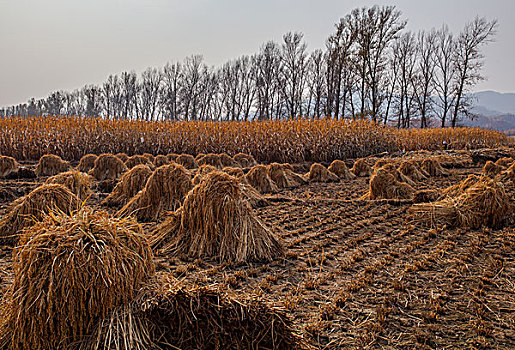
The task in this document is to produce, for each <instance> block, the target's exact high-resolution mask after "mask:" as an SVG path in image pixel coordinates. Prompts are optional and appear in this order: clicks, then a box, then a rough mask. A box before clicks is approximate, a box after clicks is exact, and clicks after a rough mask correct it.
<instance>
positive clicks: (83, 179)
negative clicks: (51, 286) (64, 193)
mask: <svg viewBox="0 0 515 350" xmlns="http://www.w3.org/2000/svg"><path fill="white" fill-rule="evenodd" d="M92 182H93V179H92V178H91V176H89V175H88V174H85V173H82V172H80V171H78V170H70V171H66V172H64V173H60V174H57V175H54V176H52V177H49V178H48V179H47V180H46V181H45V183H46V184H60V185H64V186H66V187H67V188H68V189H69V190H70V191H72V193H73V194H75V195H76V196H77V197H78V198H80V199H81V200H85V199H86V198H88V197H89V196H90V195H91V194H92V193H93V192H92V191H91V183H92Z"/></svg>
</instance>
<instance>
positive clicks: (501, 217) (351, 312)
mask: <svg viewBox="0 0 515 350" xmlns="http://www.w3.org/2000/svg"><path fill="white" fill-rule="evenodd" d="M494 153H495V152H494ZM231 154H233V153H231ZM474 154H475V153H474V152H468V151H467V152H464V153H462V154H459V160H460V161H459V163H458V161H456V159H458V156H457V155H456V153H453V152H452V151H449V152H448V153H446V152H443V151H442V152H426V153H422V152H420V153H417V154H409V155H405V156H403V157H399V156H396V155H389V156H388V158H389V159H390V158H391V159H392V160H394V161H395V162H394V163H395V164H396V168H397V166H399V165H402V164H403V162H404V161H406V162H410V163H412V164H410V165H414V166H418V165H422V163H423V161H424V160H425V159H432V160H437V159H445V158H444V157H440V156H445V157H447V159H449V161H448V164H451V163H452V164H459V165H457V166H451V165H449V166H448V167H447V166H443V167H441V169H440V168H438V166H437V165H435V164H434V163H433V162H432V161H428V162H426V165H427V166H426V169H427V170H429V171H428V172H427V175H429V176H426V173H424V172H422V170H421V169H423V167H422V166H420V167H417V168H416V170H418V172H419V173H420V174H422V175H423V176H420V174H417V173H416V172H415V170H414V168H413V167H411V166H410V165H405V166H404V167H402V166H401V168H399V172H400V173H401V174H403V175H405V176H408V177H410V178H411V179H412V180H413V182H414V184H413V185H412V187H413V190H414V191H415V192H414V194H413V198H409V199H396V198H394V199H377V200H363V199H361V197H362V196H363V195H365V194H366V193H367V191H368V190H369V184H370V181H371V177H369V176H362V177H352V176H350V177H349V178H346V176H342V175H340V174H338V175H339V176H340V179H339V180H338V181H337V182H327V183H325V182H308V183H302V184H299V185H298V186H297V187H289V188H278V187H277V185H275V183H273V182H270V181H267V179H270V177H269V176H268V173H267V171H266V167H265V166H264V165H259V166H258V167H256V170H254V171H252V170H251V171H248V169H244V173H245V175H244V177H243V178H244V179H247V180H248V182H251V181H250V180H253V181H255V183H256V186H257V184H260V183H263V184H264V183H266V186H265V185H263V188H267V186H268V187H270V186H271V185H275V186H273V187H274V188H273V190H274V191H262V190H261V189H259V190H260V191H261V192H262V193H263V196H264V198H265V199H266V200H267V201H268V202H269V204H268V205H266V206H263V207H259V208H255V209H252V213H253V215H255V217H256V218H257V219H259V220H260V221H261V222H262V223H263V225H265V226H266V227H268V228H270V229H271V230H273V232H274V234H275V236H276V237H277V238H278V240H279V241H281V242H282V246H283V247H284V254H285V255H284V257H280V256H279V257H275V258H272V259H271V261H270V262H267V263H262V262H236V260H237V259H226V260H225V261H223V262H221V261H220V256H216V254H214V256H210V254H204V255H197V254H191V255H190V256H188V255H189V254H187V252H186V253H185V252H184V251H183V250H182V249H176V252H174V254H167V252H166V251H165V250H164V251H163V250H161V251H160V252H159V254H157V256H156V257H155V258H154V263H155V266H156V270H157V271H158V273H159V274H164V275H169V276H173V277H175V278H176V279H177V280H179V281H181V285H185V286H197V287H195V288H193V289H189V288H184V289H181V288H179V287H177V286H175V285H174V286H167V287H166V288H165V287H163V290H162V293H163V294H162V295H157V296H156V295H154V296H153V297H152V298H149V300H151V301H152V303H149V305H150V306H149V308H148V309H146V310H149V312H150V313H151V315H152V318H153V322H157V323H156V324H159V323H158V322H159V320H161V322H168V323H169V321H170V320H177V321H175V322H179V321H181V320H187V321H185V322H186V323H185V324H195V325H204V324H207V323H204V322H205V319H204V318H198V319H195V318H194V317H193V316H190V314H188V312H189V311H188V310H190V311H191V312H192V313H193V314H195V316H196V317H198V314H197V313H196V312H197V311H199V310H205V309H203V308H201V305H203V304H198V303H197V302H199V301H200V302H202V303H203V300H206V296H209V298H219V296H218V293H220V295H221V297H220V298H222V299H223V300H224V301H222V302H221V305H222V308H221V309H217V310H218V311H217V312H218V313H216V315H217V316H216V317H217V318H216V320H221V318H220V317H221V316H219V315H222V314H224V315H230V317H233V315H234V314H233V312H235V311H234V307H235V305H236V304H234V300H248V299H249V298H252V299H253V300H259V302H260V304H259V305H262V306H259V307H260V308H261V307H262V308H263V309H260V310H263V313H254V312H257V311H249V310H248V309H247V308H246V306H247V305H248V304H247V303H243V302H242V306H241V307H242V309H241V310H242V311H241V312H242V313H241V314H238V315H255V316H253V318H252V320H254V321H255V320H263V322H266V320H271V321H270V322H272V320H274V319H275V320H282V319H283V318H282V315H284V316H287V317H288V320H290V321H291V323H290V321H288V322H287V323H286V324H287V325H288V327H291V328H292V330H293V332H294V333H296V334H298V335H299V336H300V337H301V338H302V341H303V343H304V344H303V345H302V347H305V348H308V349H327V350H329V349H331V350H333V349H335V350H336V349H346V348H349V349H472V348H473V349H513V348H515V294H514V284H513V283H514V282H513V276H515V252H514V247H515V220H514V219H513V217H514V215H513V210H514V209H513V208H514V205H515V184H514V182H513V179H515V177H514V176H513V165H512V166H511V168H510V169H511V170H503V171H502V172H501V173H500V174H498V175H496V176H495V178H488V179H487V178H484V182H482V183H481V184H479V185H478V181H479V180H480V179H481V178H482V177H481V176H482V173H483V167H484V165H485V163H486V160H485V161H482V162H478V163H473V162H472V160H471V159H472V157H473V156H476V157H477V154H475V155H474ZM482 154H483V153H482ZM484 154H486V152H484ZM495 154H497V153H495ZM235 158H236V157H235ZM379 159H380V158H379ZM379 159H378V158H373V157H371V158H370V159H366V162H367V164H370V165H373V164H375V162H376V161H377V160H379ZM467 159H468V161H467ZM488 160H490V159H488ZM354 161H355V159H346V160H345V163H346V164H347V166H350V165H352V164H354ZM492 161H494V162H495V159H494V160H492ZM20 163H21V165H22V166H27V164H25V163H24V162H20ZM502 163H503V164H502V166H504V167H506V166H507V165H509V162H508V161H507V160H506V161H504V160H503V161H502ZM322 164H323V165H324V166H325V167H327V166H328V165H329V164H330V162H329V161H328V162H326V163H322ZM341 165H342V164H340V165H339V166H341ZM440 165H445V164H443V162H440ZM498 165H501V164H498ZM297 166H298V165H297V164H292V167H291V168H295V167H297ZM291 168H290V167H289V166H282V167H281V169H280V170H281V171H282V172H289V171H291ZM387 168H388V167H387ZM211 169H212V168H211ZM333 169H334V167H333ZM287 170H288V171H287ZM402 170H404V171H402ZM442 170H443V172H442ZM424 171H426V170H424ZM429 172H432V174H429ZM193 174H194V172H193ZM342 174H344V173H343V170H342ZM388 174H389V173H388ZM414 174H415V175H414ZM249 175H250V176H249ZM439 175H445V176H439ZM385 177H386V178H388V179H389V180H390V182H391V180H392V179H394V180H395V181H397V179H396V178H395V176H393V175H391V174H390V176H386V175H385ZM199 180H201V179H199ZM270 180H271V179H270ZM31 181H32V182H31ZM31 181H27V180H14V179H6V180H2V182H1V184H2V188H5V189H6V191H7V190H8V191H9V193H10V194H11V195H10V196H6V197H5V198H4V197H0V217H1V218H3V217H4V216H5V215H6V213H8V210H7V207H8V206H9V204H11V203H12V201H13V200H15V199H17V198H21V197H22V196H23V194H26V193H28V192H30V190H32V189H33V188H35V187H36V186H37V185H39V184H40V183H42V182H43V181H45V179H37V180H31ZM397 182H398V181H397ZM393 183H394V184H395V183H396V182H393ZM256 188H258V187H256ZM16 189H19V191H16ZM149 189H150V187H149ZM149 191H150V190H149ZM234 191H236V187H235V189H234ZM265 192H274V193H272V194H270V193H269V194H266V193H265ZM149 193H150V192H149ZM153 193H154V192H153V191H151V193H150V194H153ZM191 193H192V192H190V194H191ZM209 193H212V192H208V191H207V190H206V192H205V193H203V196H200V194H201V193H200V192H199V190H197V192H196V196H194V195H191V196H192V198H191V199H190V203H189V204H188V210H189V214H188V215H190V219H191V220H190V221H188V222H189V224H188V225H189V226H188V231H187V232H186V231H184V232H183V233H184V236H183V237H186V238H187V239H190V236H189V233H190V232H192V231H193V229H191V228H193V225H194V223H196V222H198V221H201V220H202V218H203V217H207V216H208V215H211V213H209V212H208V211H206V213H202V212H200V211H198V210H196V208H197V207H198V205H196V204H195V205H193V203H194V202H195V203H200V202H201V201H205V203H209V202H210V200H211V197H213V196H210V195H209ZM106 196H107V194H101V193H98V192H97V193H95V195H93V196H90V198H89V199H88V202H87V205H88V206H90V207H92V208H95V209H98V210H100V209H102V210H106V211H108V212H109V213H111V214H115V212H116V209H114V208H110V207H107V206H105V205H104V204H102V201H103V200H104V199H105V197H106ZM446 198H459V200H460V202H457V200H455V203H454V204H455V205H458V204H459V206H458V209H459V212H460V213H461V214H460V215H461V217H460V218H459V219H454V220H455V221H454V222H453V223H451V224H446V223H444V222H440V223H438V222H433V225H427V223H424V222H419V220H417V219H416V218H415V217H414V216H413V213H412V210H410V208H412V207H413V206H414V205H415V204H414V203H415V202H418V203H420V204H421V205H424V206H426V205H428V206H434V205H435V203H438V202H439V201H445V200H446ZM193 199H195V201H193ZM213 201H214V199H213ZM218 201H221V199H218ZM231 203H232V202H231ZM213 206H214V207H217V206H216V204H214V205H213ZM141 207H146V205H143V204H142V206H141ZM167 209H168V210H171V209H175V207H172V208H167ZM165 210H166V209H165ZM181 210H182V209H179V210H178V211H176V212H173V214H170V215H168V219H170V220H169V221H167V222H166V223H167V224H168V225H170V226H169V228H168V232H171V231H174V232H175V230H179V229H180V225H181V222H180V220H181V215H182V214H181ZM247 210H248V208H247ZM471 210H472V211H473V212H474V215H473V216H465V215H464V214H465V213H466V212H469V211H471ZM489 210H490V211H491V212H489ZM462 214H463V215H462ZM494 214H495V215H497V216H495V215H494ZM174 215H175V220H176V221H175V224H174V223H173V222H172V219H173V217H174ZM489 217H492V219H489ZM212 218H213V220H214V221H216V220H218V219H216V220H215V217H214V216H213V217H212ZM474 218H478V219H477V220H476V219H474ZM163 219H164V214H163V215H158V216H157V219H156V218H151V221H150V222H148V223H145V224H144V225H143V231H144V233H145V234H146V235H148V236H150V235H151V234H152V233H153V232H155V231H156V228H157V227H159V226H160V225H162V224H163ZM145 220H146V219H145ZM220 221H221V220H220ZM462 224H463V225H462ZM174 225H176V226H174ZM461 226H463V227H461ZM210 227H211V226H210ZM465 227H466V228H465ZM195 229H198V230H202V229H203V228H202V227H195ZM207 232H211V231H209V230H208V231H207ZM226 233H227V234H229V233H230V232H226ZM217 237H222V235H220V236H217ZM202 238H203V239H204V240H205V241H208V240H213V239H214V238H213V237H212V236H209V235H208V234H206V235H202ZM210 242H211V241H210ZM234 242H235V241H231V243H234ZM196 248H199V246H196ZM160 249H162V247H159V249H154V250H155V252H158V251H159V250H160ZM230 249H232V248H229V250H230ZM179 251H180V252H179ZM250 260H252V259H250ZM258 260H259V259H258ZM13 278H14V272H13V268H12V248H10V247H7V246H0V291H2V292H3V291H5V290H6V289H7V288H8V286H10V284H11V282H12V281H13ZM196 288H200V289H196ZM215 290H216V292H214V291H215ZM228 295H230V296H231V299H230V300H232V301H231V302H226V301H225V300H229V299H225V296H228ZM178 296H180V299H176V298H177V297H178ZM233 298H234V299H233ZM222 299H220V300H222ZM209 300H213V299H209ZM176 302H178V303H180V304H173V303H176ZM188 302H193V304H191V305H193V307H192V308H191V309H188V308H187V307H184V304H183V303H186V304H187V303H188ZM156 305H159V307H157V306H156ZM161 305H162V306H163V308H162V309H161ZM171 305H178V306H177V307H178V308H180V310H182V311H181V312H182V314H181V315H183V316H181V317H179V316H177V314H171V313H170V308H171ZM206 305H207V306H209V307H211V306H212V304H210V303H208V304H206ZM210 305H211V306H210ZM264 305H267V306H266V307H265V306H264ZM207 306H206V307H207ZM272 306H273V307H272ZM225 307H227V309H225ZM268 307H270V309H268ZM123 310H124V309H123V308H122V309H116V310H115V313H114V314H112V315H111V316H110V317H115V318H116V319H115V320H116V321H118V322H124V325H128V324H130V325H132V324H131V323H129V321H133V320H134V319H131V318H129V317H128V316H127V313H124V312H123ZM270 310H272V311H273V313H272V314H270V313H268V311H270ZM275 310H279V311H277V312H278V313H276V311H275ZM265 311H266V312H265ZM202 312H204V311H202ZM226 312H227V314H226ZM117 313H119V314H117ZM122 314H123V317H127V318H125V320H126V321H123V320H124V318H123V317H122V316H121V315H122ZM117 315H118V316H117ZM129 315H130V314H129ZM164 315H166V317H165V316H164ZM209 315H210V316H209V317H211V315H212V314H209ZM274 315H275V316H274ZM277 315H279V316H280V318H276V317H279V316H277ZM225 317H229V316H224V317H223V319H225ZM120 320H122V321H120ZM226 320H228V323H227V326H226V328H224V329H225V331H227V332H229V331H228V330H229V329H234V328H231V327H245V325H242V324H239V323H233V321H234V320H235V318H230V319H229V318H227V319H226ZM109 322H110V319H109V318H107V319H105V320H104V323H103V324H102V325H101V327H107V326H108V325H110V324H112V323H109ZM256 322H261V321H256ZM273 322H276V321H273ZM217 324H221V323H217ZM214 325H215V323H214V322H212V323H209V324H208V326H206V328H203V329H209V332H214V331H217V332H218V328H210V327H212V326H214ZM247 326H248V325H247ZM161 327H162V328H161V329H160V331H166V332H168V333H166V335H165V333H163V334H162V335H163V336H164V337H165V338H166V341H172V342H174V346H179V345H178V344H179V343H176V342H182V343H181V344H183V348H196V347H197V348H198V347H202V345H199V344H205V347H206V348H209V346H210V345H208V344H211V345H212V343H209V340H206V342H205V343H204V342H200V343H188V342H187V340H186V338H189V339H191V340H192V341H194V342H198V341H199V339H200V340H202V339H207V338H205V334H207V333H204V334H203V335H199V334H198V333H195V332H193V334H192V333H188V336H187V337H186V336H185V337H181V335H185V334H186V333H184V334H183V333H181V334H177V333H171V332H170V329H169V326H166V325H165V324H161ZM167 327H168V328H167ZM185 327H186V326H185ZM202 327H203V326H202ZM253 327H254V326H253V325H252V328H248V329H256V328H253ZM120 329H124V328H120ZM242 329H244V328H238V330H234V331H230V332H229V333H226V334H225V336H227V338H220V339H221V340H220V344H223V341H231V340H230V336H234V334H237V332H239V331H241V330H242ZM277 329H281V328H275V329H274V332H275V331H276V330H277ZM172 331H173V330H172ZM188 332H191V328H188ZM263 332H264V333H263V334H267V337H268V336H269V335H270V334H271V333H269V332H268V333H267V331H266V330H263ZM216 334H217V337H218V336H220V337H222V335H223V334H222V333H216ZM245 334H246V333H245ZM274 334H275V333H274ZM284 334H288V333H284ZM240 335H241V334H240ZM202 336H204V338H202ZM278 336H279V337H281V336H282V334H279V335H278ZM242 337H243V336H242ZM165 338H163V339H165ZM238 339H243V340H242V341H247V340H248V339H249V338H245V337H243V338H238ZM264 339H265V338H264ZM266 339H273V338H266ZM277 339H278V338H277ZM284 339H285V341H290V340H291V339H292V338H289V337H287V338H284ZM242 344H247V343H242ZM262 344H263V346H266V345H267V344H269V343H268V340H267V341H264V342H263V343H262ZM0 345H1V344H0ZM242 346H243V345H242ZM0 347H1V346H0ZM135 348H136V347H135ZM141 348H144V347H141ZM272 348H273V346H272Z"/></svg>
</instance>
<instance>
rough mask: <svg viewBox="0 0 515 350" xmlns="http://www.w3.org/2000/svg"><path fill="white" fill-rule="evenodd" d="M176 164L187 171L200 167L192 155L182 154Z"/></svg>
mask: <svg viewBox="0 0 515 350" xmlns="http://www.w3.org/2000/svg"><path fill="white" fill-rule="evenodd" d="M175 162H176V163H177V164H180V165H182V166H183V167H185V168H186V169H195V168H196V167H197V166H198V164H197V162H196V161H195V158H193V156H192V155H191V154H181V155H180V156H178V157H177V158H176V159H175Z"/></svg>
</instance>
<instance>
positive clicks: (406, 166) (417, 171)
mask: <svg viewBox="0 0 515 350" xmlns="http://www.w3.org/2000/svg"><path fill="white" fill-rule="evenodd" d="M398 170H399V172H400V173H401V174H403V175H405V176H407V177H408V178H410V179H411V180H413V181H424V180H426V179H427V178H428V177H429V174H428V173H426V172H425V171H424V170H423V169H421V168H420V166H419V164H418V162H417V161H415V160H405V161H403V162H402V163H401V165H400V166H399V169H398Z"/></svg>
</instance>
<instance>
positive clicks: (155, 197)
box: [118, 163, 192, 221]
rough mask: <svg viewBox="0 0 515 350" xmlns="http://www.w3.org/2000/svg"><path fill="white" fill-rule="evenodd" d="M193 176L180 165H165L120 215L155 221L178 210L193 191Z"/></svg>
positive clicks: (121, 210) (158, 169)
mask: <svg viewBox="0 0 515 350" xmlns="http://www.w3.org/2000/svg"><path fill="white" fill-rule="evenodd" d="M191 186H192V185H191V176H190V174H189V172H188V171H187V170H186V169H185V168H184V167H183V166H182V165H180V164H176V163H172V164H169V165H163V166H162V167H159V168H157V169H156V170H154V173H153V174H152V175H151V176H150V178H149V179H148V181H147V183H146V185H145V187H144V188H143V189H142V190H141V191H140V192H138V194H137V195H135V196H134V197H133V198H132V199H131V200H130V201H129V202H128V203H127V204H126V205H125V206H124V207H123V208H122V209H120V211H119V212H118V215H122V216H126V215H135V216H136V217H137V218H138V220H142V221H155V220H158V219H159V217H160V216H161V214H162V213H163V212H165V211H168V210H176V209H177V208H179V207H180V206H181V205H182V201H183V200H184V197H185V196H186V194H187V193H188V192H189V190H190V189H191Z"/></svg>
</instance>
